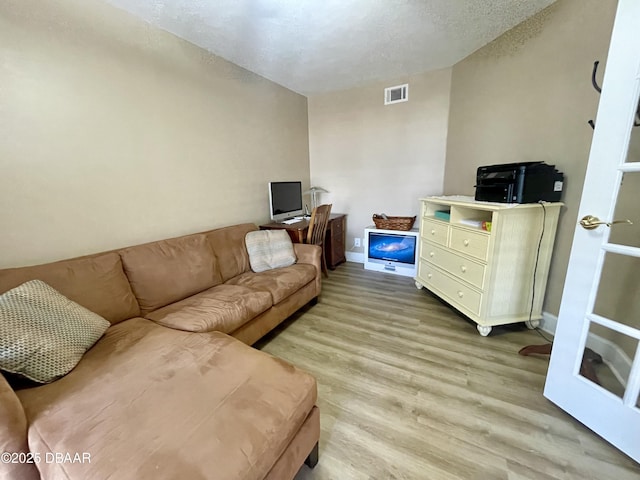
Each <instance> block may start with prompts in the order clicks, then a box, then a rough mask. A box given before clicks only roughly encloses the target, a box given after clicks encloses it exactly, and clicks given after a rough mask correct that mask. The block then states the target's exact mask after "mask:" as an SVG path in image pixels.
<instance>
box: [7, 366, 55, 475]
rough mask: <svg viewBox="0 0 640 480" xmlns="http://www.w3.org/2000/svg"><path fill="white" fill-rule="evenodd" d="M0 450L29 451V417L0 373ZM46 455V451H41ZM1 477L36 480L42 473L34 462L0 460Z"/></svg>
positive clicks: (10, 451)
mask: <svg viewBox="0 0 640 480" xmlns="http://www.w3.org/2000/svg"><path fill="white" fill-rule="evenodd" d="M0 425H2V427H1V428H0V452H2V453H4V452H9V453H29V446H28V445H27V417H26V415H25V413H24V409H23V408H22V403H20V400H19V399H18V397H17V395H16V394H15V392H14V391H13V389H12V388H11V386H10V385H9V383H8V382H7V380H6V379H5V378H4V375H2V374H1V373H0ZM41 455H43V456H44V452H42V453H41ZM0 478H3V479H5V478H6V479H18V478H19V479H24V480H35V479H39V478H40V474H39V473H38V470H37V468H36V466H35V464H33V463H23V462H16V463H7V462H0Z"/></svg>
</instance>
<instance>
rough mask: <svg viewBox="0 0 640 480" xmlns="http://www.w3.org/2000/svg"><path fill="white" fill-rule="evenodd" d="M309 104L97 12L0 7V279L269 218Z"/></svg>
mask: <svg viewBox="0 0 640 480" xmlns="http://www.w3.org/2000/svg"><path fill="white" fill-rule="evenodd" d="M307 118H308V117H307V101H306V98H305V97H303V96H301V95H298V94H296V93H293V92H291V91H289V90H287V89H285V88H283V87H281V86H279V85H276V84H274V83H272V82H270V81H267V80H265V79H264V78H262V77H259V76H257V75H255V74H253V73H250V72H248V71H246V70H244V69H241V68H240V67H237V66H235V65H233V64H231V63H229V62H227V61H225V60H223V59H221V58H219V57H216V56H213V55H211V54H208V53H206V52H205V51H204V50H202V49H200V48H198V47H196V46H194V45H192V44H190V43H188V42H185V41H183V40H180V39H178V38H177V37H175V36H173V35H171V34H169V33H167V32H164V31H161V30H159V29H157V28H154V27H152V26H150V25H148V24H146V23H144V22H142V21H141V20H138V19H137V18H134V17H133V16H131V15H130V14H128V13H125V12H123V11H121V10H118V9H116V8H114V7H111V6H109V5H107V4H105V3H103V2H100V1H98V0H65V1H64V2H53V1H50V2H43V1H38V0H3V1H2V2H0V125H1V127H0V225H1V226H2V230H1V232H0V267H7V266H19V265H25V264H31V263H41V262H45V261H50V260H55V259H60V258H68V257H72V256H77V255H82V254H86V253H93V252H98V251H102V250H106V249H112V248H118V247H122V246H127V245H132V244H136V243H141V242H145V241H151V240H156V239H161V238H166V237H169V236H175V235H181V234H185V233H191V232H195V231H200V230H204V229H208V228H213V227H216V226H222V225H228V224H234V223H240V222H262V221H266V220H267V219H268V192H267V182H268V181H269V180H288V179H294V180H303V181H304V183H305V187H306V186H308V183H309V157H308V155H309V154H308V126H307Z"/></svg>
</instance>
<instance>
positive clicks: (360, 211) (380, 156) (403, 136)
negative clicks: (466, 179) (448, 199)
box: [308, 69, 451, 252]
mask: <svg viewBox="0 0 640 480" xmlns="http://www.w3.org/2000/svg"><path fill="white" fill-rule="evenodd" d="M404 83H409V101H408V102H404V103H397V104H393V105H388V106H385V105H384V102H383V92H384V88H385V87H389V86H394V85H399V84H404ZM450 83H451V70H450V69H446V70H439V71H435V72H429V73H425V74H421V75H413V76H409V77H405V78H399V79H396V80H395V81H388V82H384V83H378V84H373V85H368V86H366V87H362V88H354V89H350V90H345V91H340V92H333V93H328V94H323V95H315V96H311V97H309V99H308V102H309V156H310V162H311V183H312V184H313V185H318V186H321V187H324V188H326V189H327V190H329V192H330V193H328V194H322V195H321V197H320V200H321V202H323V203H333V211H334V212H340V213H346V214H347V250H348V251H352V252H362V248H355V247H353V243H354V242H353V240H354V237H359V238H361V237H363V235H364V228H365V227H367V226H368V225H371V224H372V223H373V222H372V220H371V217H372V215H373V214H374V213H386V214H387V215H396V216H413V215H418V213H419V202H418V199H419V198H420V197H423V196H426V195H437V194H441V193H442V182H443V176H444V161H445V155H446V138H447V122H448V116H449V91H450ZM416 226H417V223H416Z"/></svg>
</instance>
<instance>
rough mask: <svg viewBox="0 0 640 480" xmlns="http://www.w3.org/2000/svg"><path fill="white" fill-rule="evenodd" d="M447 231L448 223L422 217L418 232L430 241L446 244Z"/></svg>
mask: <svg viewBox="0 0 640 480" xmlns="http://www.w3.org/2000/svg"><path fill="white" fill-rule="evenodd" d="M448 233H449V225H447V224H445V223H440V222H435V221H433V220H430V219H428V218H423V219H422V225H421V226H420V234H421V235H422V238H423V239H425V240H429V241H430V242H434V243H439V244H440V245H446V244H447V238H448Z"/></svg>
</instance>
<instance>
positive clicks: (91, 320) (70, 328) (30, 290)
mask: <svg viewBox="0 0 640 480" xmlns="http://www.w3.org/2000/svg"><path fill="white" fill-rule="evenodd" d="M109 325H110V323H109V322H108V321H107V320H105V319H104V318H102V317H101V316H100V315H98V314H95V313H93V312H91V311H89V310H87V309H86V308H84V307H83V306H81V305H78V304H77V303H75V302H73V301H71V300H69V299H68V298H67V297H65V296H64V295H62V294H61V293H59V292H58V291H57V290H55V289H54V288H52V287H50V286H49V285H47V284H46V283H44V282H43V281H41V280H31V281H29V282H26V283H23V284H22V285H20V286H18V287H16V288H13V289H11V290H9V291H8V292H5V293H3V294H2V295H0V369H2V370H6V371H7V372H11V373H16V374H18V375H22V376H24V377H27V378H29V379H31V380H33V381H35V382H38V383H49V382H52V381H54V380H56V379H58V378H60V377H62V376H64V375H66V374H67V373H69V372H70V371H71V370H72V369H73V367H75V366H76V365H77V364H78V362H79V361H80V359H81V358H82V356H83V355H84V353H85V352H86V351H87V350H89V348H91V347H92V346H93V344H94V343H96V342H97V341H98V339H99V338H100V337H101V336H102V335H103V334H104V332H105V331H106V330H107V328H109Z"/></svg>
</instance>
